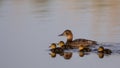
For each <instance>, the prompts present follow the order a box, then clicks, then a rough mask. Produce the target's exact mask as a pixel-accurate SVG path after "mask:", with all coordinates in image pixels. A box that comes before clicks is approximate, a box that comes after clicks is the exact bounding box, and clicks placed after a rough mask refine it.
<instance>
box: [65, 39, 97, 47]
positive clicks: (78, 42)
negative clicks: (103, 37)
mask: <svg viewBox="0 0 120 68" xmlns="http://www.w3.org/2000/svg"><path fill="white" fill-rule="evenodd" d="M66 44H67V45H70V46H72V47H74V48H78V47H79V46H81V45H83V46H91V45H96V44H97V42H96V41H92V40H87V39H75V40H73V41H70V42H69V41H68V42H66Z"/></svg>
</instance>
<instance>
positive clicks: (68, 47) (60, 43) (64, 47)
mask: <svg viewBox="0 0 120 68" xmlns="http://www.w3.org/2000/svg"><path fill="white" fill-rule="evenodd" d="M58 45H59V46H60V47H61V48H62V49H72V47H71V46H69V45H65V43H64V42H63V41H60V42H59V43H58Z"/></svg>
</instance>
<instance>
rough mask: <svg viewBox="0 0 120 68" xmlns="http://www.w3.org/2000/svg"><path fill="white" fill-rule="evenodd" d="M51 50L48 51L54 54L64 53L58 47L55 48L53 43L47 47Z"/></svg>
mask: <svg viewBox="0 0 120 68" xmlns="http://www.w3.org/2000/svg"><path fill="white" fill-rule="evenodd" d="M49 47H50V48H51V49H50V51H51V52H54V53H62V52H64V50H63V49H62V48H60V47H56V44H55V43H52V44H51V46H49Z"/></svg>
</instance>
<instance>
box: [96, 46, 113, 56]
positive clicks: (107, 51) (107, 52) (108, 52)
mask: <svg viewBox="0 0 120 68" xmlns="http://www.w3.org/2000/svg"><path fill="white" fill-rule="evenodd" d="M98 52H101V53H104V54H111V53H112V51H111V50H110V49H104V47H103V46H100V47H99V48H98Z"/></svg>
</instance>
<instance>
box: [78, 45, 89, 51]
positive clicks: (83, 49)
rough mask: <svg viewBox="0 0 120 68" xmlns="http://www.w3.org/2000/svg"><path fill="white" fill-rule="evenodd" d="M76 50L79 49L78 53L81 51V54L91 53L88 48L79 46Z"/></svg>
mask: <svg viewBox="0 0 120 68" xmlns="http://www.w3.org/2000/svg"><path fill="white" fill-rule="evenodd" d="M78 49H79V51H83V52H90V51H91V49H90V48H88V47H85V46H84V45H81V46H79V48H78Z"/></svg>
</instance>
